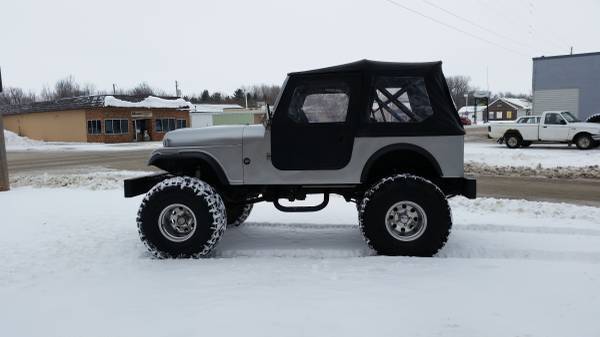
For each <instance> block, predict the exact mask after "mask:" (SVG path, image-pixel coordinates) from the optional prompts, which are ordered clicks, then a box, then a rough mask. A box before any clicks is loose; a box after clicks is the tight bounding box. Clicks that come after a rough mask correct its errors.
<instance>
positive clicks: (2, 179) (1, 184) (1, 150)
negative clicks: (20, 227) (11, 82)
mask: <svg viewBox="0 0 600 337" xmlns="http://www.w3.org/2000/svg"><path fill="white" fill-rule="evenodd" d="M0 92H2V70H1V69H0ZM3 119H4V117H3V115H2V113H1V112H0V192H2V191H8V190H9V189H10V184H9V181H8V163H7V159H6V146H5V145H4V121H3Z"/></svg>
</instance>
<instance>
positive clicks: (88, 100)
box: [0, 95, 192, 115]
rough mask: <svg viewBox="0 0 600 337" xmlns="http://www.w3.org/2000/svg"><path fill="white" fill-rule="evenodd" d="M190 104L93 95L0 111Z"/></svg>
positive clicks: (2, 107) (174, 99)
mask: <svg viewBox="0 0 600 337" xmlns="http://www.w3.org/2000/svg"><path fill="white" fill-rule="evenodd" d="M191 105H192V104H191V103H189V102H187V101H185V100H184V99H182V98H179V97H155V96H127V95H114V96H113V95H95V96H80V97H69V98H61V99H58V100H54V101H46V102H34V103H28V104H19V105H0V113H1V114H3V115H16V114H24V113H33V112H49V111H65V110H81V109H91V108H104V107H119V108H168V109H190V108H191Z"/></svg>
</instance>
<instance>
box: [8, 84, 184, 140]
mask: <svg viewBox="0 0 600 337" xmlns="http://www.w3.org/2000/svg"><path fill="white" fill-rule="evenodd" d="M190 106H191V105H190V103H188V102H186V101H185V100H183V99H181V98H175V97H153V96H149V97H136V96H122V95H116V96H109V95H97V96H82V97H74V98H64V99H59V100H56V101H49V102H36V103H31V104H22V105H4V106H0V113H2V114H3V116H4V127H5V128H6V129H7V130H10V131H13V132H15V133H17V134H19V135H21V136H25V137H28V138H31V139H37V140H44V141H68V142H103V143H121V142H133V141H146V140H154V141H160V140H162V138H163V136H164V134H165V133H166V132H168V131H171V130H175V129H179V128H185V127H189V126H190V117H189V116H190V114H189V110H190Z"/></svg>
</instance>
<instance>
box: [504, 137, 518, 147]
mask: <svg viewBox="0 0 600 337" xmlns="http://www.w3.org/2000/svg"><path fill="white" fill-rule="evenodd" d="M506 142H507V143H508V145H509V146H510V147H516V146H517V145H518V144H519V141H518V140H517V138H515V137H509V138H508V139H507V140H506Z"/></svg>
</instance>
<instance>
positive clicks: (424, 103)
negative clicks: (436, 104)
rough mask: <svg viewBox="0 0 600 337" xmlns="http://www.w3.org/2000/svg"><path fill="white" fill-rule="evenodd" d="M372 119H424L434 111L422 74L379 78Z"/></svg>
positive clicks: (370, 115)
mask: <svg viewBox="0 0 600 337" xmlns="http://www.w3.org/2000/svg"><path fill="white" fill-rule="evenodd" d="M369 108H370V111H369V118H368V121H369V123H420V122H422V121H424V120H426V119H427V118H429V117H431V116H432V115H433V109H432V108H431V103H430V101H429V94H428V93H427V88H426V86H425V79H424V78H422V77H404V76H380V77H377V78H375V84H374V90H373V93H372V100H371V104H370V105H369Z"/></svg>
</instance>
